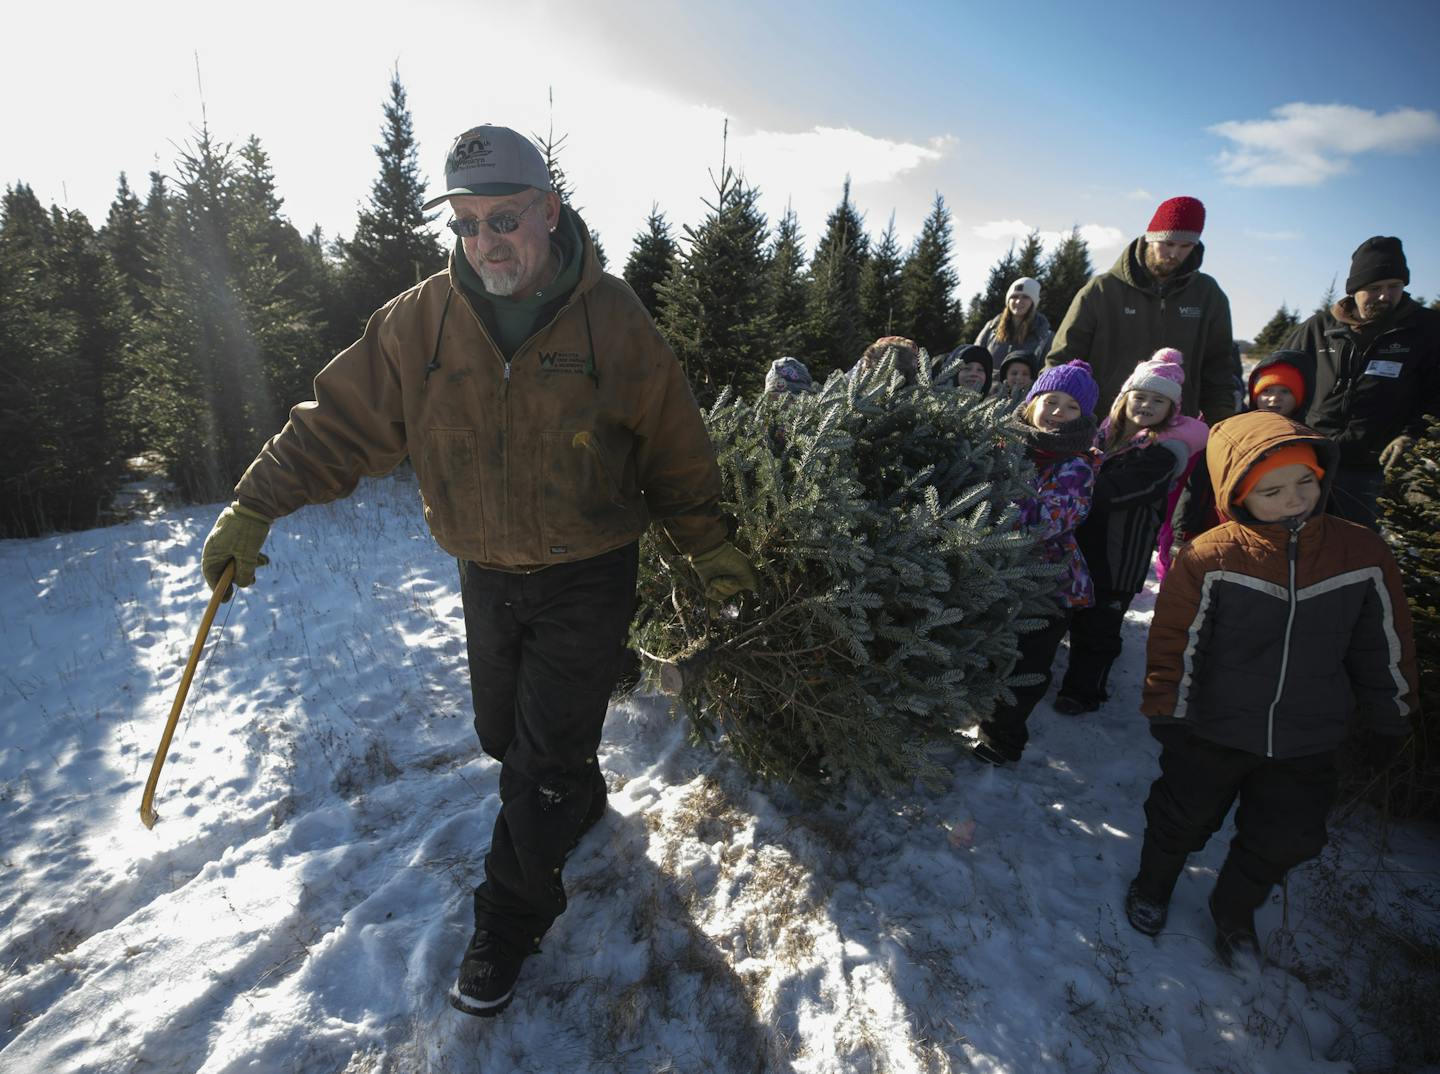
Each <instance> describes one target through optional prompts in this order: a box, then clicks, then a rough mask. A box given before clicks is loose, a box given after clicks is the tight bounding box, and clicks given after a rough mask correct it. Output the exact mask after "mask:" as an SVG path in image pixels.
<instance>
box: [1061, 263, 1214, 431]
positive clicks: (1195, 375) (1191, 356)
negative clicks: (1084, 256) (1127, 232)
mask: <svg viewBox="0 0 1440 1074" xmlns="http://www.w3.org/2000/svg"><path fill="white" fill-rule="evenodd" d="M1144 253H1145V240H1144V238H1138V239H1136V240H1135V241H1134V242H1132V243H1131V244H1130V245H1129V246H1127V247H1126V248H1125V250H1124V252H1123V253H1121V255H1120V257H1119V259H1118V260H1117V261H1116V262H1115V264H1114V266H1113V267H1111V269H1110V271H1109V272H1105V273H1101V274H1100V275H1099V276H1095V277H1092V278H1091V280H1090V282H1089V283H1087V284H1086V285H1085V286H1084V287H1082V288H1081V289H1080V292H1079V293H1078V294H1077V295H1076V296H1075V299H1074V301H1073V302H1071V303H1070V309H1069V311H1068V312H1067V313H1066V314H1065V320H1064V321H1062V322H1061V324H1060V328H1059V329H1058V330H1057V331H1056V333H1055V342H1054V343H1053V344H1052V345H1051V347H1050V353H1049V354H1048V355H1047V356H1046V358H1045V361H1046V364H1047V365H1064V364H1065V363H1066V362H1071V361H1074V360H1075V359H1077V358H1083V359H1084V360H1085V361H1087V362H1089V363H1090V366H1091V368H1092V369H1093V370H1094V372H1095V379H1096V380H1097V381H1098V382H1099V384H1100V402H1099V404H1098V406H1097V407H1096V412H1097V413H1100V414H1104V413H1107V412H1108V411H1109V409H1110V404H1111V403H1112V402H1114V400H1115V396H1117V395H1119V394H1120V387H1121V385H1123V384H1124V383H1125V378H1126V377H1128V376H1129V375H1130V374H1131V373H1132V372H1134V370H1135V366H1136V365H1138V364H1139V363H1140V362H1143V361H1144V360H1145V359H1147V358H1149V357H1150V356H1151V355H1152V354H1154V353H1155V352H1156V351H1157V350H1159V349H1160V348H1161V347H1174V348H1175V349H1176V350H1178V351H1180V353H1181V354H1183V355H1185V385H1184V388H1183V392H1182V394H1181V397H1180V410H1181V412H1182V413H1184V414H1187V415H1189V416H1190V417H1195V416H1196V415H1197V414H1199V415H1203V417H1204V418H1205V420H1206V422H1208V423H1209V424H1212V425H1213V424H1214V423H1215V422H1217V421H1219V420H1220V419H1221V418H1225V417H1229V416H1230V415H1231V414H1233V413H1235V385H1234V381H1233V379H1232V368H1233V366H1232V362H1231V356H1230V346H1231V342H1232V340H1231V335H1232V332H1231V327H1230V301H1229V299H1227V298H1226V297H1225V292H1224V291H1222V290H1220V285H1219V284H1217V283H1216V282H1215V281H1214V280H1213V279H1211V278H1210V277H1209V276H1207V275H1205V274H1204V273H1203V272H1201V271H1199V270H1200V265H1201V262H1202V261H1203V260H1204V256H1205V246H1204V244H1203V243H1196V244H1195V249H1194V250H1193V251H1191V254H1190V256H1189V257H1188V258H1186V260H1185V263H1184V265H1182V266H1181V268H1180V270H1179V271H1178V272H1177V273H1176V274H1175V275H1174V276H1172V277H1170V278H1169V279H1167V280H1165V281H1164V282H1163V283H1162V282H1157V281H1156V280H1155V279H1154V277H1152V276H1151V275H1150V272H1149V270H1148V269H1146V268H1145V260H1144Z"/></svg>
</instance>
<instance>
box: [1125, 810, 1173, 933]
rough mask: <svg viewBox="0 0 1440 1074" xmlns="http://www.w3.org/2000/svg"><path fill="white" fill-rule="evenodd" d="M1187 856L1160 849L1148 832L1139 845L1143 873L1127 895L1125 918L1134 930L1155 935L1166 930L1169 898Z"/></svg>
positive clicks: (1131, 884) (1138, 875) (1135, 880)
mask: <svg viewBox="0 0 1440 1074" xmlns="http://www.w3.org/2000/svg"><path fill="white" fill-rule="evenodd" d="M1187 856H1188V855H1185V854H1171V853H1169V852H1167V851H1164V850H1161V849H1160V848H1159V847H1157V846H1156V845H1155V842H1154V840H1152V839H1150V838H1149V836H1148V833H1147V836H1146V839H1145V842H1144V843H1142V844H1141V846H1140V871H1139V872H1138V873H1136V874H1135V879H1134V880H1132V881H1130V889H1129V890H1128V891H1127V892H1126V893H1125V919H1126V920H1127V921H1129V922H1130V924H1131V925H1132V926H1133V927H1134V929H1135V931H1137V932H1143V933H1144V934H1145V935H1146V936H1155V935H1158V934H1159V932H1160V930H1161V929H1163V928H1164V927H1165V918H1166V916H1167V915H1168V913H1169V909H1170V896H1171V894H1172V893H1173V892H1174V891H1175V882H1176V881H1177V880H1179V879H1180V871H1181V870H1182V869H1184V868H1185V859H1186V857H1187Z"/></svg>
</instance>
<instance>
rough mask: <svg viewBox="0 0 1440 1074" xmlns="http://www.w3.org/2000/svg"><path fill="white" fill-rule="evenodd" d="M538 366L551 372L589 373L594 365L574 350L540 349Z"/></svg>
mask: <svg viewBox="0 0 1440 1074" xmlns="http://www.w3.org/2000/svg"><path fill="white" fill-rule="evenodd" d="M540 368H541V369H544V370H547V371H549V372H551V373H589V372H590V371H591V369H593V368H594V366H593V365H592V364H591V362H590V361H589V360H588V359H587V358H586V357H585V355H583V354H579V353H577V352H575V351H541V352H540Z"/></svg>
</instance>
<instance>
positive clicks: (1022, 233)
mask: <svg viewBox="0 0 1440 1074" xmlns="http://www.w3.org/2000/svg"><path fill="white" fill-rule="evenodd" d="M970 230H971V231H973V232H974V233H975V235H976V236H978V237H979V238H982V239H986V240H987V241H989V242H998V241H1006V242H1009V241H1014V242H1024V241H1025V237H1026V236H1027V235H1029V234H1030V232H1032V231H1035V230H1036V228H1035V227H1034V226H1033V225H1031V224H1027V223H1026V222H1025V221H1024V220H992V221H990V222H989V223H986V224H979V225H977V226H976V227H973V228H971V229H970ZM1069 234H1070V231H1069V229H1066V230H1064V231H1041V232H1040V242H1041V243H1042V244H1043V245H1044V247H1045V251H1046V253H1049V252H1050V251H1052V250H1054V249H1055V247H1056V246H1058V245H1059V244H1060V242H1061V241H1062V240H1063V239H1064V238H1065V236H1067V235H1069ZM1080 237H1081V238H1082V239H1084V240H1085V243H1086V245H1087V246H1089V247H1090V250H1091V252H1092V253H1094V252H1095V251H1097V250H1102V251H1103V250H1114V249H1117V248H1119V247H1120V246H1123V245H1124V244H1125V233H1124V232H1123V231H1121V230H1120V229H1119V228H1114V227H1106V226H1105V225H1104V224H1081V225H1080Z"/></svg>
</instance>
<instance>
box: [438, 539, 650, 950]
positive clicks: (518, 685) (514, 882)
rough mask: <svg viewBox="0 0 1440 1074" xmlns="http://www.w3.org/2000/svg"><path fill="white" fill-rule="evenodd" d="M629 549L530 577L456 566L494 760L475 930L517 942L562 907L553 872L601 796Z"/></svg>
mask: <svg viewBox="0 0 1440 1074" xmlns="http://www.w3.org/2000/svg"><path fill="white" fill-rule="evenodd" d="M638 549H639V546H638V545H637V544H634V543H632V544H629V545H626V546H625V547H623V548H617V549H615V550H614V551H611V552H606V553H604V554H603V555H599V556H595V557H594V558H592V559H586V560H580V561H578V562H575V563H560V564H556V565H555V566H553V567H547V568H545V569H544V570H539V571H532V572H530V573H528V574H512V573H509V572H506V571H496V570H486V569H484V568H481V567H478V566H476V565H475V564H474V563H462V564H461V583H460V595H461V599H462V601H463V602H464V607H465V642H466V650H467V654H468V656H469V660H470V690H471V693H472V695H473V697H474V702H475V731H476V733H477V734H479V736H480V745H481V747H482V748H483V749H484V750H485V752H486V753H488V754H489V755H490V756H491V757H494V758H495V759H496V760H498V761H499V762H500V814H499V816H498V817H496V819H495V831H494V834H493V835H492V836H491V838H490V851H489V853H488V854H487V855H486V857H485V882H484V883H482V884H481V885H480V886H479V887H478V888H477V889H476V890H475V924H476V927H477V928H488V929H492V930H494V931H495V932H498V933H500V934H501V935H503V936H505V937H507V938H509V939H511V940H512V941H514V942H517V943H520V944H523V945H525V946H526V947H533V946H534V944H536V943H538V942H539V939H540V937H541V936H543V935H544V934H545V930H546V929H548V928H549V927H550V925H551V924H552V923H553V922H554V920H555V918H557V917H558V916H560V914H561V913H563V912H564V910H565V888H564V885H563V884H562V883H561V878H560V871H561V868H562V867H563V865H564V862H565V855H566V853H567V852H568V851H569V849H570V847H571V845H572V844H573V843H574V841H575V839H576V838H577V836H578V835H579V834H580V829H581V825H582V823H583V821H584V819H585V815H586V813H587V811H588V810H589V808H590V805H591V800H592V798H593V796H594V795H595V794H596V793H599V792H598V790H597V783H598V780H597V775H598V768H597V762H596V758H595V751H596V750H597V749H598V748H599V745H600V731H601V727H602V725H603V724H604V722H605V711H606V709H607V708H608V707H609V701H610V691H611V689H612V688H613V687H614V685H615V677H616V674H617V673H618V670H619V656H620V652H621V650H622V649H623V648H624V644H625V637H626V632H627V631H628V629H629V626H630V617H631V613H632V611H633V610H634V607H635V578H636V569H637V564H638V561H639V555H638Z"/></svg>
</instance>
